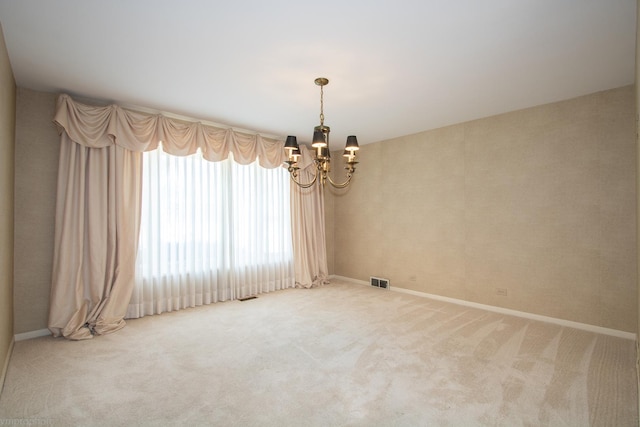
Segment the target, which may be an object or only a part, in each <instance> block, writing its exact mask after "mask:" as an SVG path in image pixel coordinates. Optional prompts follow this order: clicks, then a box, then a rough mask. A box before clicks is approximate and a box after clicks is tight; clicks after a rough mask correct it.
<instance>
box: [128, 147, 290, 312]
mask: <svg viewBox="0 0 640 427" xmlns="http://www.w3.org/2000/svg"><path fill="white" fill-rule="evenodd" d="M143 162H144V170H143V185H142V193H143V194H142V198H143V202H142V217H141V225H140V241H139V247H138V258H137V266H136V267H137V278H136V287H135V289H134V295H133V297H132V303H131V304H130V306H129V311H128V313H127V317H142V316H144V315H146V314H156V313H162V312H164V311H172V310H177V309H182V308H186V307H193V306H196V305H201V304H209V303H212V302H217V301H225V300H229V299H236V298H240V297H243V296H246V295H253V294H258V293H262V292H269V291H273V290H277V289H283V288H287V287H291V286H293V283H294V276H293V253H292V249H291V219H290V206H289V185H290V184H289V176H288V173H287V171H286V170H285V169H284V168H275V169H265V168H262V167H260V166H259V165H258V164H257V162H255V163H253V164H251V165H247V166H243V165H239V164H237V163H235V162H234V161H233V159H228V160H225V161H222V162H208V161H206V160H203V159H202V157H201V156H200V154H199V153H196V154H194V155H192V156H188V157H177V156H172V155H169V154H166V153H164V152H163V151H162V149H158V150H154V151H150V152H146V153H144V160H143Z"/></svg>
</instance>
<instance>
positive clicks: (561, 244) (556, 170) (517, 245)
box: [333, 86, 638, 332]
mask: <svg viewBox="0 0 640 427" xmlns="http://www.w3.org/2000/svg"><path fill="white" fill-rule="evenodd" d="M634 93H635V92H634V89H633V87H632V86H628V87H624V88H619V89H615V90H610V91H605V92H601V93H596V94H592V95H588V96H584V97H580V98H576V99H572V100H567V101H563V102H558V103H554V104H549V105H543V106H539V107H535V108H529V109H526V110H521V111H516V112H511V113H507V114H502V115H499V116H495V117H489V118H485V119H481V120H476V121H472V122H468V123H462V124H458V125H454V126H449V127H446V128H442V129H436V130H432V131H427V132H423V133H419V134H415V135H409V136H405V137H401V138H396V139H393V140H389V141H382V142H379V143H374V144H369V145H365V146H363V147H362V149H361V150H360V151H361V153H360V157H361V164H360V165H359V168H358V171H357V172H356V178H355V179H354V183H353V184H352V186H351V188H350V189H349V190H348V191H347V192H346V193H345V194H344V195H339V196H336V197H335V201H334V203H335V206H334V207H333V209H334V218H333V221H334V224H333V225H334V237H335V245H334V257H335V260H334V273H335V274H337V275H340V276H345V277H350V278H354V279H359V280H368V278H369V276H371V275H376V276H381V277H386V278H389V279H390V280H391V285H392V286H395V287H400V288H406V289H412V290H416V291H421V292H426V293H432V294H438V295H443V296H447V297H452V298H458V299H463V300H467V301H473V302H478V303H482V304H489V305H493V306H498V307H505V308H510V309H514V310H520V311H524V312H529V313H536V314H540V315H545V316H551V317H555V318H560V319H566V320H571V321H575V322H582V323H587V324H591V325H597V326H602V327H607V328H613V329H618V330H622V331H629V332H635V330H636V326H637V322H636V318H637V314H638V307H637V301H638V299H637V297H636V292H637V285H636V277H637V273H636V262H637V259H636V254H637V251H636V162H635V159H636V146H635V136H634V132H635V125H634ZM498 289H504V290H506V292H507V295H506V296H502V295H498Z"/></svg>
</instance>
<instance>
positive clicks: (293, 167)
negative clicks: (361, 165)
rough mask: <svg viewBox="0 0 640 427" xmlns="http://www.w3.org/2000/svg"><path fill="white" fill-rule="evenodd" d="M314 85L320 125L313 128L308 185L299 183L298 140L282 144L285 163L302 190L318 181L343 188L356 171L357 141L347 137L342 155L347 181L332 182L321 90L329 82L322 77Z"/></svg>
mask: <svg viewBox="0 0 640 427" xmlns="http://www.w3.org/2000/svg"><path fill="white" fill-rule="evenodd" d="M315 83H316V85H318V86H320V125H319V126H316V127H314V128H313V141H312V143H311V146H312V147H313V148H314V149H315V150H314V156H313V163H314V164H315V170H314V173H313V179H312V180H311V181H310V182H308V183H303V182H301V181H300V175H299V174H298V171H299V170H300V167H299V166H298V159H299V158H300V154H301V153H300V147H299V146H298V140H297V138H296V137H295V136H291V135H290V136H287V141H286V142H285V144H284V149H285V151H286V152H287V156H288V160H287V161H286V163H287V165H289V167H288V170H289V173H290V174H291V179H292V180H293V182H295V183H296V184H298V185H299V186H300V187H302V188H309V187H311V186H312V185H313V184H315V183H316V182H318V181H319V182H320V183H321V184H323V185H324V184H325V183H326V182H327V181H328V182H329V184H331V185H332V186H334V187H336V188H345V187H346V186H347V185H349V183H350V182H351V178H352V177H353V173H354V172H355V171H356V165H357V164H358V162H357V161H356V151H358V150H359V147H358V139H357V138H356V137H355V136H354V135H351V136H348V137H347V144H346V146H345V147H344V153H343V156H344V157H345V158H346V166H345V169H346V170H347V179H346V180H345V181H344V182H342V183H337V182H334V181H333V180H332V179H331V175H330V174H329V172H330V171H331V152H330V151H329V132H330V131H331V129H330V128H329V126H325V125H324V99H323V96H324V91H323V88H324V87H325V86H326V85H327V84H328V83H329V80H328V79H326V78H324V77H318V78H317V79H316V80H315Z"/></svg>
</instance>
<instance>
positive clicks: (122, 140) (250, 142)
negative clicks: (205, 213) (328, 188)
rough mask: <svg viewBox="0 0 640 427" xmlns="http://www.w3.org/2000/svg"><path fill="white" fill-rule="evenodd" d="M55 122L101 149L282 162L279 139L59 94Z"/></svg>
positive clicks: (265, 164) (266, 163)
mask: <svg viewBox="0 0 640 427" xmlns="http://www.w3.org/2000/svg"><path fill="white" fill-rule="evenodd" d="M53 121H54V123H55V124H56V125H57V126H58V130H59V132H60V133H61V134H62V132H66V133H67V135H69V138H70V139H71V140H72V141H74V142H76V143H78V144H81V145H85V146H87V147H91V148H102V147H107V146H110V145H117V146H120V147H122V148H125V149H127V150H130V151H137V152H141V151H149V150H155V149H156V148H158V145H159V143H160V142H161V141H162V149H163V150H164V151H165V152H167V153H169V154H172V155H174V156H187V155H190V154H194V153H195V152H196V151H197V150H198V149H200V152H201V153H202V157H203V158H204V159H205V160H209V161H213V162H216V161H221V160H225V159H227V158H228V157H229V153H232V154H233V159H234V161H235V162H237V163H239V164H242V165H248V164H250V163H253V162H254V161H255V160H256V159H258V160H259V164H260V166H262V167H264V168H269V169H271V168H276V167H280V166H282V164H283V162H284V161H285V160H286V154H285V151H284V150H283V144H284V142H283V141H279V140H277V139H272V138H267V137H264V136H261V135H254V134H248V133H242V132H238V131H236V130H233V129H230V128H220V127H215V126H210V125H205V124H203V123H201V122H196V121H194V122H189V121H183V120H178V119H174V118H169V117H166V116H163V115H162V114H148V113H141V112H137V111H131V110H127V109H124V108H122V107H120V106H118V105H108V106H101V107H99V106H92V105H86V104H82V103H80V102H77V101H74V100H73V99H72V98H71V97H70V96H69V95H67V94H61V95H60V96H58V100H57V106H56V114H55V117H54V120H53Z"/></svg>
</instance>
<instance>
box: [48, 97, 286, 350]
mask: <svg viewBox="0 0 640 427" xmlns="http://www.w3.org/2000/svg"><path fill="white" fill-rule="evenodd" d="M53 121H54V123H55V124H56V125H57V126H58V130H59V133H60V135H61V138H60V139H61V147H60V162H59V171H58V194H57V200H56V221H55V224H56V231H55V247H54V260H53V273H52V284H51V298H50V310H49V329H50V330H51V332H52V333H53V335H54V336H64V337H67V338H70V339H87V338H91V337H92V336H93V335H94V334H105V333H109V332H114V331H117V330H118V329H120V328H122V327H123V326H124V324H125V322H124V320H123V319H124V316H125V314H126V309H127V305H128V303H129V300H130V298H131V292H132V290H133V286H134V282H135V271H134V270H135V258H136V251H137V242H138V234H139V226H140V203H141V201H140V196H141V182H142V181H141V170H142V157H141V152H142V151H147V150H153V149H156V148H157V147H158V143H159V141H162V147H163V149H164V151H166V152H168V153H170V154H173V155H178V156H184V155H189V154H193V153H195V152H196V151H197V150H198V149H200V150H201V153H202V156H203V158H205V159H206V160H210V161H219V160H224V159H226V158H228V156H229V153H233V157H234V160H235V161H236V162H238V163H240V164H250V163H252V162H254V161H255V160H256V158H258V159H259V164H260V165H261V166H262V167H266V168H274V167H278V166H280V165H282V163H283V161H284V160H285V153H284V150H283V148H282V147H283V144H282V142H281V141H277V140H275V139H269V138H265V137H262V136H260V135H251V134H246V133H241V132H237V131H234V130H232V129H223V128H216V127H214V126H208V125H204V124H202V123H199V122H185V121H181V120H176V119H173V118H168V117H165V116H162V115H159V114H146V113H139V112H134V111H129V110H125V109H123V108H121V107H119V106H117V105H110V106H105V107H96V106H90V105H85V104H82V103H79V102H76V101H74V100H72V99H71V97H69V96H68V95H65V94H63V95H60V96H59V97H58V101H57V108H56V114H55V117H54V120H53Z"/></svg>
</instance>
